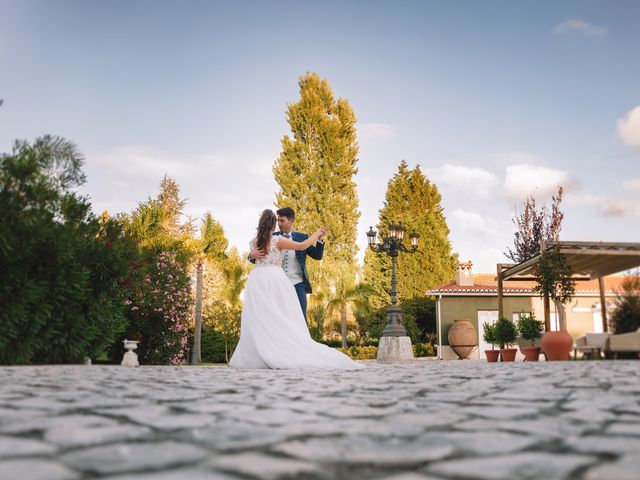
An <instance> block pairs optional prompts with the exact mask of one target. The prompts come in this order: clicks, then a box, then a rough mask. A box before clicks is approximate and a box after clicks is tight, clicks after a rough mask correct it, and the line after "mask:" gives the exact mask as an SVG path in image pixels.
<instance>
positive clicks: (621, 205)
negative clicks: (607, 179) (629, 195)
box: [602, 198, 640, 218]
mask: <svg viewBox="0 0 640 480" xmlns="http://www.w3.org/2000/svg"><path fill="white" fill-rule="evenodd" d="M602 212H603V213H604V214H605V215H608V216H612V217H634V218H640V202H637V201H630V200H624V199H621V198H609V199H607V200H606V201H605V202H604V204H603V205H602Z"/></svg>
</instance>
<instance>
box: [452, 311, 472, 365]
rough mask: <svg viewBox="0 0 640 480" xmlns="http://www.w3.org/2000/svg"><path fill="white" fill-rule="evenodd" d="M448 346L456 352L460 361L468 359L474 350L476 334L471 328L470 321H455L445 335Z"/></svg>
mask: <svg viewBox="0 0 640 480" xmlns="http://www.w3.org/2000/svg"><path fill="white" fill-rule="evenodd" d="M447 338H448V339H449V346H450V347H451V349H452V350H453V351H454V352H456V354H457V355H458V357H460V359H465V358H469V355H470V354H471V352H472V351H473V349H474V348H476V341H477V339H478V334H477V332H476V329H475V328H474V327H473V324H472V323H471V320H466V319H460V320H455V321H454V322H453V325H452V326H451V327H450V328H449V332H448V333H447Z"/></svg>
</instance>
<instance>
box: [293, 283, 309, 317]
mask: <svg viewBox="0 0 640 480" xmlns="http://www.w3.org/2000/svg"><path fill="white" fill-rule="evenodd" d="M294 287H295V289H296V293H297V294H298V300H299V301H300V307H301V308H302V314H303V315H304V321H305V322H307V324H308V323H309V322H308V321H307V291H306V289H305V288H304V282H300V283H296V284H295V285H294Z"/></svg>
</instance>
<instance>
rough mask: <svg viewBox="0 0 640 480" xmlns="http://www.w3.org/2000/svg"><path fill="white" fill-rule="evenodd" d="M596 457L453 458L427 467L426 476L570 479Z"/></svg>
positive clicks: (530, 454)
mask: <svg viewBox="0 0 640 480" xmlns="http://www.w3.org/2000/svg"><path fill="white" fill-rule="evenodd" d="M597 460H598V459H597V457H589V456H583V455H571V454H566V453H565V454H553V453H542V452H525V453H516V454H513V455H499V456H493V457H489V458H456V459H454V460H448V461H445V462H438V463H435V464H433V465H430V466H429V467H428V469H427V472H429V473H433V474H435V475H443V476H458V477H468V478H474V479H486V480H502V479H505V480H513V479H514V478H518V479H523V480H539V479H543V478H554V479H559V478H570V477H571V475H572V473H573V472H574V471H576V470H577V469H579V468H582V467H585V466H588V465H592V464H595V463H596V462H597Z"/></svg>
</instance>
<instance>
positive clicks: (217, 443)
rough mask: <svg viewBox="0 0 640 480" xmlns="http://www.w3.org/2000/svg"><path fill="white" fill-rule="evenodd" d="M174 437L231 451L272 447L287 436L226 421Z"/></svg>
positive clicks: (256, 426) (284, 432)
mask: <svg viewBox="0 0 640 480" xmlns="http://www.w3.org/2000/svg"><path fill="white" fill-rule="evenodd" d="M175 437H176V438H177V439H179V440H183V441H189V442H192V443H195V444H197V445H203V446H205V445H206V446H207V447H209V448H213V449H214V450H220V451H233V450H246V449H252V448H262V447H265V446H269V445H274V444H276V443H279V442H282V441H284V440H286V439H287V438H288V435H287V433H286V430H283V429H281V428H278V429H275V428H271V427H263V426H259V425H247V424H242V423H236V422H230V421H226V422H223V423H219V424H216V425H213V426H210V427H207V428H197V429H191V430H184V431H181V432H178V433H176V434H175Z"/></svg>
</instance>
